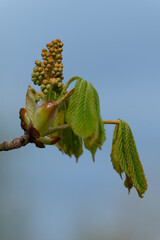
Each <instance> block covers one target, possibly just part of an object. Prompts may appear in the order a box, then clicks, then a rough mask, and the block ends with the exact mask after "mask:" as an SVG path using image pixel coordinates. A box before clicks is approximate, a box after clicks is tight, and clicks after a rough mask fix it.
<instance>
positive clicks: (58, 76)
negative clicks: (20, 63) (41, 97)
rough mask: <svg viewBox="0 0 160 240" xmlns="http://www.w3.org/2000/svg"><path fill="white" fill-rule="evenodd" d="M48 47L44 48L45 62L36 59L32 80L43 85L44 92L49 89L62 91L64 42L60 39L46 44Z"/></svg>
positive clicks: (43, 57)
mask: <svg viewBox="0 0 160 240" xmlns="http://www.w3.org/2000/svg"><path fill="white" fill-rule="evenodd" d="M46 47H47V48H48V50H47V49H45V48H44V49H42V54H41V56H42V59H43V62H41V61H38V60H36V61H35V64H36V66H35V67H34V69H33V72H32V81H33V82H34V84H36V85H39V86H41V90H42V92H43V93H45V94H47V93H48V90H49V89H53V90H55V89H56V91H58V92H59V91H61V89H62V86H63V84H62V80H63V64H62V51H63V48H62V47H63V43H62V42H61V40H60V39H57V40H53V41H52V42H51V43H47V44H46Z"/></svg>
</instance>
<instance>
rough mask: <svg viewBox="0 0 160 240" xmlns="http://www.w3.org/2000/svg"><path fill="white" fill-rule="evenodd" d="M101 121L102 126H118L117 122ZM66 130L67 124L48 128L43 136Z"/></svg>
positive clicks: (68, 126)
mask: <svg viewBox="0 0 160 240" xmlns="http://www.w3.org/2000/svg"><path fill="white" fill-rule="evenodd" d="M102 121H103V123H104V124H119V120H102ZM67 128H70V125H69V124H64V125H61V126H58V127H54V128H50V129H49V130H48V131H47V133H46V134H45V136H47V135H49V134H52V133H54V132H57V131H61V130H64V129H67Z"/></svg>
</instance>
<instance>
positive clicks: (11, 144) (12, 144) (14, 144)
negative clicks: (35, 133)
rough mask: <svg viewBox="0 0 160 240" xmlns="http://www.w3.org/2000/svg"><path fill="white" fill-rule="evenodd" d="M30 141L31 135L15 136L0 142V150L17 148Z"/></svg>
mask: <svg viewBox="0 0 160 240" xmlns="http://www.w3.org/2000/svg"><path fill="white" fill-rule="evenodd" d="M28 143H29V135H23V136H21V137H19V138H15V139H13V140H12V141H6V142H3V143H0V151H9V150H13V149H16V148H20V147H23V146H25V145H27V144H28Z"/></svg>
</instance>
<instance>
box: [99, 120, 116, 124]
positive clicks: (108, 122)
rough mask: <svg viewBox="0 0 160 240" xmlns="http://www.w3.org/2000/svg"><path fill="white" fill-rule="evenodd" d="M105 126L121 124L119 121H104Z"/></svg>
mask: <svg viewBox="0 0 160 240" xmlns="http://www.w3.org/2000/svg"><path fill="white" fill-rule="evenodd" d="M102 121H103V123H104V124H119V120H102Z"/></svg>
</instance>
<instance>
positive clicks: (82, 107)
mask: <svg viewBox="0 0 160 240" xmlns="http://www.w3.org/2000/svg"><path fill="white" fill-rule="evenodd" d="M67 123H68V124H69V125H70V126H71V128H72V130H73V131H74V133H75V134H76V135H78V136H79V137H82V138H83V139H84V145H85V148H87V149H88V150H89V151H90V152H91V153H92V157H93V160H94V155H95V152H96V151H97V148H98V147H99V148H101V146H102V144H103V142H104V141H105V130H104V124H103V122H102V119H101V116H100V108H99V97H98V94H97V91H96V90H95V88H94V87H93V86H92V84H90V83H88V82H87V81H85V80H83V79H82V78H81V79H78V81H77V83H76V86H75V89H74V93H73V95H72V97H71V99H70V100H69V107H68V110H67Z"/></svg>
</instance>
